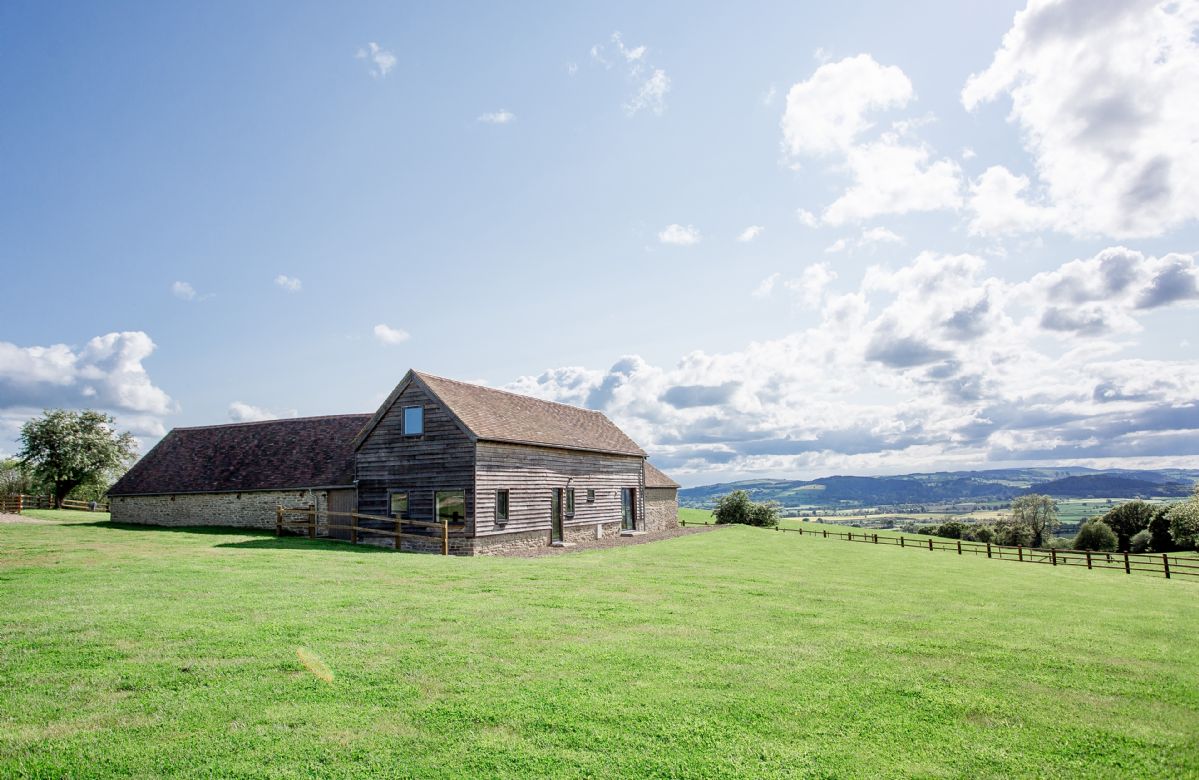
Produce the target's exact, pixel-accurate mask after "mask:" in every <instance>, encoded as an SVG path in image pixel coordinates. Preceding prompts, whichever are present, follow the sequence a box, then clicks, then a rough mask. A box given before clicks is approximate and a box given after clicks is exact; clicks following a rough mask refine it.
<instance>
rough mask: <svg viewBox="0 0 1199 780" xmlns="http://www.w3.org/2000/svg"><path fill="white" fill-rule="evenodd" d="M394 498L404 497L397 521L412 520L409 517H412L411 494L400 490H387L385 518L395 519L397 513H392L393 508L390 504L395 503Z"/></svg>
mask: <svg viewBox="0 0 1199 780" xmlns="http://www.w3.org/2000/svg"><path fill="white" fill-rule="evenodd" d="M395 496H403V497H404V509H403V511H401V512H400V513H399V515H400V516H399V517H398V518H397V519H398V520H410V519H412V518H411V515H412V493H411V492H410V491H408V490H401V489H400V488H389V489H388V490H387V516H388V517H396V514H397V513H396V512H394V511H393V509H392V507H393V504H392V502H393V501H395Z"/></svg>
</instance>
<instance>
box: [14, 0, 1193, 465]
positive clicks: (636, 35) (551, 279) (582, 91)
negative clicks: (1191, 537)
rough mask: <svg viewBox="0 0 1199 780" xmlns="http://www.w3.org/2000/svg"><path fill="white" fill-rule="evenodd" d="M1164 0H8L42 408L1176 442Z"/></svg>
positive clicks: (707, 455) (1052, 443)
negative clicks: (535, 418)
mask: <svg viewBox="0 0 1199 780" xmlns="http://www.w3.org/2000/svg"><path fill="white" fill-rule="evenodd" d="M1197 218H1199V0H1185V1H1183V2H1175V1H1174V0H1170V1H1169V2H1140V1H1133V0H1128V1H1127V2H1120V1H1117V0H1059V2H1040V1H1037V0H1034V2H1031V3H1030V4H1029V5H1028V6H1027V7H1025V6H1024V4H1023V3H1008V2H1002V1H999V0H997V1H996V2H987V3H960V2H912V3H904V4H894V3H865V2H857V3H855V2H846V3H835V4H833V3H738V4H703V3H693V2H687V3H666V2H664V3H654V4H647V3H619V2H604V3H588V4H582V3H545V4H541V5H533V4H526V5H523V6H522V7H519V8H514V7H498V6H497V4H477V5H469V4H456V3H448V2H447V3H438V4H432V5H430V4H405V5H400V4H395V3H354V4H340V3H338V4H335V3H325V4H320V3H299V2H286V3H282V2H279V3H269V2H262V3H253V4H246V3H222V2H209V3H196V4H179V3H108V4H95V3H78V4H72V3H55V4H48V3H38V2H24V1H23V0H13V1H10V2H6V3H4V4H0V263H2V267H3V283H2V284H0V295H2V296H3V302H2V303H0V454H12V453H14V452H16V451H17V450H18V449H19V446H20V445H19V430H20V426H21V425H22V424H23V423H24V422H25V421H26V420H28V419H30V418H31V417H32V416H35V415H37V414H39V413H40V411H41V410H42V409H43V408H50V407H68V408H85V407H86V408H97V409H103V410H105V411H108V412H109V413H111V414H112V415H113V416H114V417H115V418H116V420H117V424H118V425H119V426H120V427H121V428H122V429H125V430H131V431H132V432H134V434H135V435H136V436H137V437H138V439H139V442H140V443H141V446H142V447H143V450H144V449H145V448H148V447H150V446H152V445H153V444H154V443H155V442H156V441H157V440H158V438H160V437H161V436H162V435H163V434H164V433H165V432H166V431H167V430H169V429H170V428H172V427H176V426H187V425H210V424H218V423H224V422H237V421H248V420H258V419H269V418H273V417H288V416H308V415H321V414H341V413H357V412H370V411H373V410H374V409H375V407H376V406H377V405H378V404H379V403H380V402H381V401H382V400H383V398H384V397H385V396H386V395H387V393H388V392H389V391H390V390H391V389H392V387H394V385H395V384H396V383H397V382H398V381H399V380H400V378H401V377H402V376H403V374H404V372H405V371H406V370H407V369H408V368H418V369H420V370H424V371H428V372H430V373H434V374H438V375H441V376H447V377H452V378H457V379H462V380H467V381H477V382H481V383H486V384H488V385H491V386H495V387H502V388H507V389H510V390H515V391H517V392H524V393H529V394H532V395H536V396H538V397H542V398H547V399H551V400H557V401H563V402H566V403H572V404H576V405H583V406H587V407H590V408H594V409H599V410H602V411H604V412H605V413H606V414H608V416H610V417H611V418H612V419H613V420H614V421H616V422H617V423H618V424H619V425H621V426H622V427H623V428H624V429H625V430H626V431H627V432H628V433H629V434H630V435H632V436H633V438H635V439H636V440H637V441H638V442H639V443H640V444H641V445H642V446H643V447H644V448H645V449H646V450H647V452H649V453H650V455H651V459H652V460H653V462H654V463H655V464H657V465H658V466H659V467H661V468H663V469H665V470H667V471H668V472H669V473H670V474H671V475H673V476H674V477H675V478H676V479H678V480H679V481H680V482H682V483H683V484H685V485H696V484H704V483H711V482H716V481H727V480H734V479H746V478H760V477H790V478H811V477H816V476H823V475H829V474H850V473H853V474H895V473H907V472H913V471H929V470H955V469H976V468H997V467H1007V466H1013V465H1033V464H1063V465H1065V464H1072V465H1083V466H1093V467H1144V468H1155V467H1167V466H1185V467H1192V468H1193V467H1199V327H1196V326H1197V325H1199V316H1197V315H1199V269H1197V266H1196V255H1197V253H1199V226H1197V223H1196V220H1197Z"/></svg>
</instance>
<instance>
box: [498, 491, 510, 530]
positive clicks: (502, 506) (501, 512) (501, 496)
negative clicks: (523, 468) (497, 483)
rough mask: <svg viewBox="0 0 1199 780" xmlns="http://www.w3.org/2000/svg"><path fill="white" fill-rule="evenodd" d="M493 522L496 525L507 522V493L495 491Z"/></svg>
mask: <svg viewBox="0 0 1199 780" xmlns="http://www.w3.org/2000/svg"><path fill="white" fill-rule="evenodd" d="M495 521H496V522H497V523H506V522H508V491H507V490H497V491H495Z"/></svg>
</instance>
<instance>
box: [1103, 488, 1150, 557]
mask: <svg viewBox="0 0 1199 780" xmlns="http://www.w3.org/2000/svg"><path fill="white" fill-rule="evenodd" d="M1154 510H1155V507H1154V506H1153V504H1148V503H1146V502H1144V501H1127V502H1125V503H1123V504H1120V505H1119V506H1115V507H1112V508H1111V509H1109V510H1108V511H1107V514H1105V515H1104V516H1103V518H1102V519H1103V522H1104V523H1106V524H1107V527H1108V528H1110V529H1112V531H1113V532H1115V534H1116V539H1117V549H1118V550H1120V551H1121V552H1123V551H1124V550H1127V549H1128V542H1129V540H1130V539H1131V538H1132V537H1133V535H1134V534H1136V533H1139V532H1140V531H1143V530H1145V529H1146V528H1148V527H1149V522H1150V521H1151V520H1152V519H1153V514H1154Z"/></svg>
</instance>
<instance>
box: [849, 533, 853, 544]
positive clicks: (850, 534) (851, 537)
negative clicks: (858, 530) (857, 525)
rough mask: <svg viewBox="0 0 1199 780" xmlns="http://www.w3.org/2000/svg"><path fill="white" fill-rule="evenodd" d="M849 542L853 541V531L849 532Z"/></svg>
mask: <svg viewBox="0 0 1199 780" xmlns="http://www.w3.org/2000/svg"><path fill="white" fill-rule="evenodd" d="M849 541H851V542H852V541H853V531H850V532H849Z"/></svg>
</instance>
